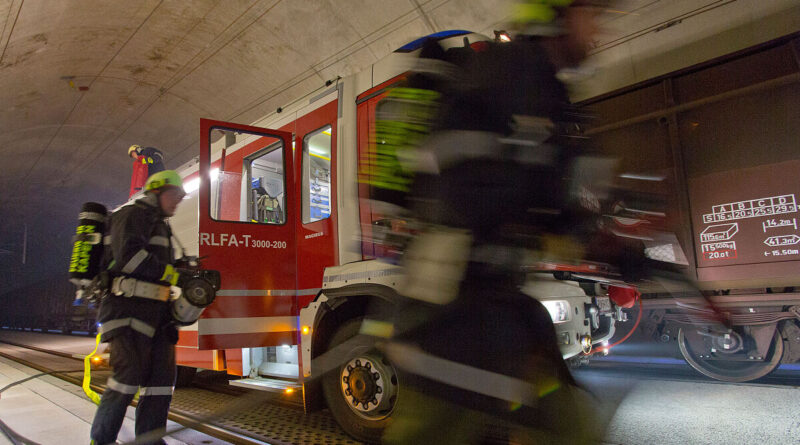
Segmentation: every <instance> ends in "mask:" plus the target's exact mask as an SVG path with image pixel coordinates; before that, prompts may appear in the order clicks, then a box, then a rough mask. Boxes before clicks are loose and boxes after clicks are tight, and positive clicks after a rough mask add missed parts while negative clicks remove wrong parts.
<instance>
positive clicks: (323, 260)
mask: <svg viewBox="0 0 800 445" xmlns="http://www.w3.org/2000/svg"><path fill="white" fill-rule="evenodd" d="M337 105H338V102H337V101H336V100H334V101H332V102H330V103H328V104H326V105H323V106H321V107H319V108H317V109H315V110H314V111H312V112H310V113H307V114H304V115H303V116H301V117H298V119H297V120H296V121H295V122H294V132H295V141H296V144H295V146H296V149H295V167H296V168H297V170H296V171H295V172H296V177H297V183H296V185H295V196H297V197H298V198H297V215H298V216H299V218H298V219H297V221H296V222H295V225H296V230H297V288H298V289H300V291H299V293H298V302H299V306H300V308H301V309H302V308H303V307H305V306H306V305H307V304H308V303H309V302H310V301H311V300H313V299H314V297H316V295H317V291H319V289H320V288H321V287H322V276H323V274H324V272H325V268H326V267H330V266H335V265H337V264H338V263H339V261H338V260H339V255H338V251H337V249H338V239H337V238H338V236H337V226H336V225H337V216H338V215H337V214H336V207H337V206H336V198H337V196H336V179H337V178H336V160H337V158H336V151H337V150H336V130H337V129H336V119H337V109H338V107H337Z"/></svg>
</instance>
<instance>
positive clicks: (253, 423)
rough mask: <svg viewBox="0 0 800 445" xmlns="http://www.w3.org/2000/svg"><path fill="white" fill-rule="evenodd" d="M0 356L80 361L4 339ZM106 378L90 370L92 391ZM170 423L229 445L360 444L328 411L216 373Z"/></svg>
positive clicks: (185, 394) (180, 399)
mask: <svg viewBox="0 0 800 445" xmlns="http://www.w3.org/2000/svg"><path fill="white" fill-rule="evenodd" d="M0 357H4V358H6V359H8V360H12V361H15V362H17V363H20V364H22V365H24V366H27V367H30V368H33V369H36V370H38V371H40V372H53V371H54V370H62V369H75V370H78V369H80V368H82V361H83V360H82V356H79V355H76V354H70V353H66V352H63V351H53V350H49V349H46V348H41V347H37V346H32V345H26V344H23V343H20V342H17V341H12V340H7V339H4V338H0ZM53 375H54V376H55V377H58V378H60V379H62V380H65V381H67V382H69V383H72V384H75V385H78V386H80V385H81V383H82V379H83V372H82V371H81V372H69V373H54V374H53ZM109 375H110V370H109V369H108V368H105V367H94V366H93V370H92V385H91V386H92V389H94V390H95V391H96V392H98V393H102V392H103V391H104V390H105V381H106V379H107V378H108V376H109ZM134 403H135V402H134ZM169 419H170V420H172V421H174V422H176V423H178V424H180V425H183V426H184V427H187V428H190V429H193V430H196V431H200V432H202V433H205V434H208V435H209V436H213V437H216V438H218V439H221V440H224V441H226V442H230V443H233V444H244V445H251V444H264V443H268V444H272V445H293V444H298V445H299V444H312V443H325V444H332V445H338V444H343V445H358V444H360V442H357V441H355V440H353V439H352V438H350V437H349V436H347V435H346V434H345V433H344V432H343V431H342V430H341V429H340V428H339V426H338V425H337V424H336V422H335V421H334V420H333V418H332V417H331V415H330V413H329V412H328V411H327V410H325V411H321V412H314V413H309V414H305V413H304V412H303V409H302V404H301V403H299V402H298V401H297V400H296V399H295V400H291V399H287V398H286V397H285V396H283V395H281V394H273V393H266V392H262V391H254V390H247V389H243V388H235V387H231V386H229V385H227V382H226V379H225V378H223V376H221V375H220V374H219V373H206V374H205V375H203V373H201V374H199V379H198V381H197V382H196V383H193V384H192V386H191V387H188V388H176V390H175V394H174V396H173V401H172V405H171V408H170V414H169Z"/></svg>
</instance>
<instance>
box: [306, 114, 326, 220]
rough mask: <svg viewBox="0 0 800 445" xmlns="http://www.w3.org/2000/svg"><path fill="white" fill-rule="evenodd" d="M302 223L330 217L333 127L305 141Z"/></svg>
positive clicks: (316, 131)
mask: <svg viewBox="0 0 800 445" xmlns="http://www.w3.org/2000/svg"><path fill="white" fill-rule="evenodd" d="M302 170H303V197H302V199H303V224H307V223H312V222H314V221H319V220H322V219H325V218H330V216H331V126H330V125H326V126H324V127H322V128H320V129H318V130H315V131H313V132H311V133H308V134H307V135H306V136H305V137H304V138H303V161H302Z"/></svg>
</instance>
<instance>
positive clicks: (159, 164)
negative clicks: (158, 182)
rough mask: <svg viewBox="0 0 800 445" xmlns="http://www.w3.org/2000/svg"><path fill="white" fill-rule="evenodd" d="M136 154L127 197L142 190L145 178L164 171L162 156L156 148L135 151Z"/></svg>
mask: <svg viewBox="0 0 800 445" xmlns="http://www.w3.org/2000/svg"><path fill="white" fill-rule="evenodd" d="M137 154H138V155H139V156H138V157H137V158H136V159H135V160H134V161H133V174H132V175H131V190H130V194H129V195H128V196H129V197H130V196H133V195H135V194H136V193H138V192H139V191H141V190H142V188H144V184H145V182H146V181H147V178H149V177H150V176H152V175H153V174H155V173H158V172H160V171H164V155H163V154H162V153H161V151H159V150H158V149H157V148H153V147H145V148H142V149H140V150H139V151H137Z"/></svg>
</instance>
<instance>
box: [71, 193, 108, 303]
mask: <svg viewBox="0 0 800 445" xmlns="http://www.w3.org/2000/svg"><path fill="white" fill-rule="evenodd" d="M107 218H108V210H107V209H106V207H105V206H104V205H102V204H98V203H96V202H87V203H84V204H83V206H81V212H80V214H79V215H78V227H77V229H76V230H75V236H74V237H73V239H72V256H71V258H70V263H69V281H70V282H72V283H73V284H74V285H75V286H77V288H78V290H77V292H76V295H75V300H76V302H77V303H78V304H80V302H81V301H82V300H83V298H87V299H88V300H89V301H93V302H95V301H96V300H99V298H98V295H97V293H98V286H97V284H98V282H99V278H98V275H99V274H100V263H101V262H102V260H103V247H104V246H103V245H104V239H103V235H104V233H105V229H106V220H107Z"/></svg>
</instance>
